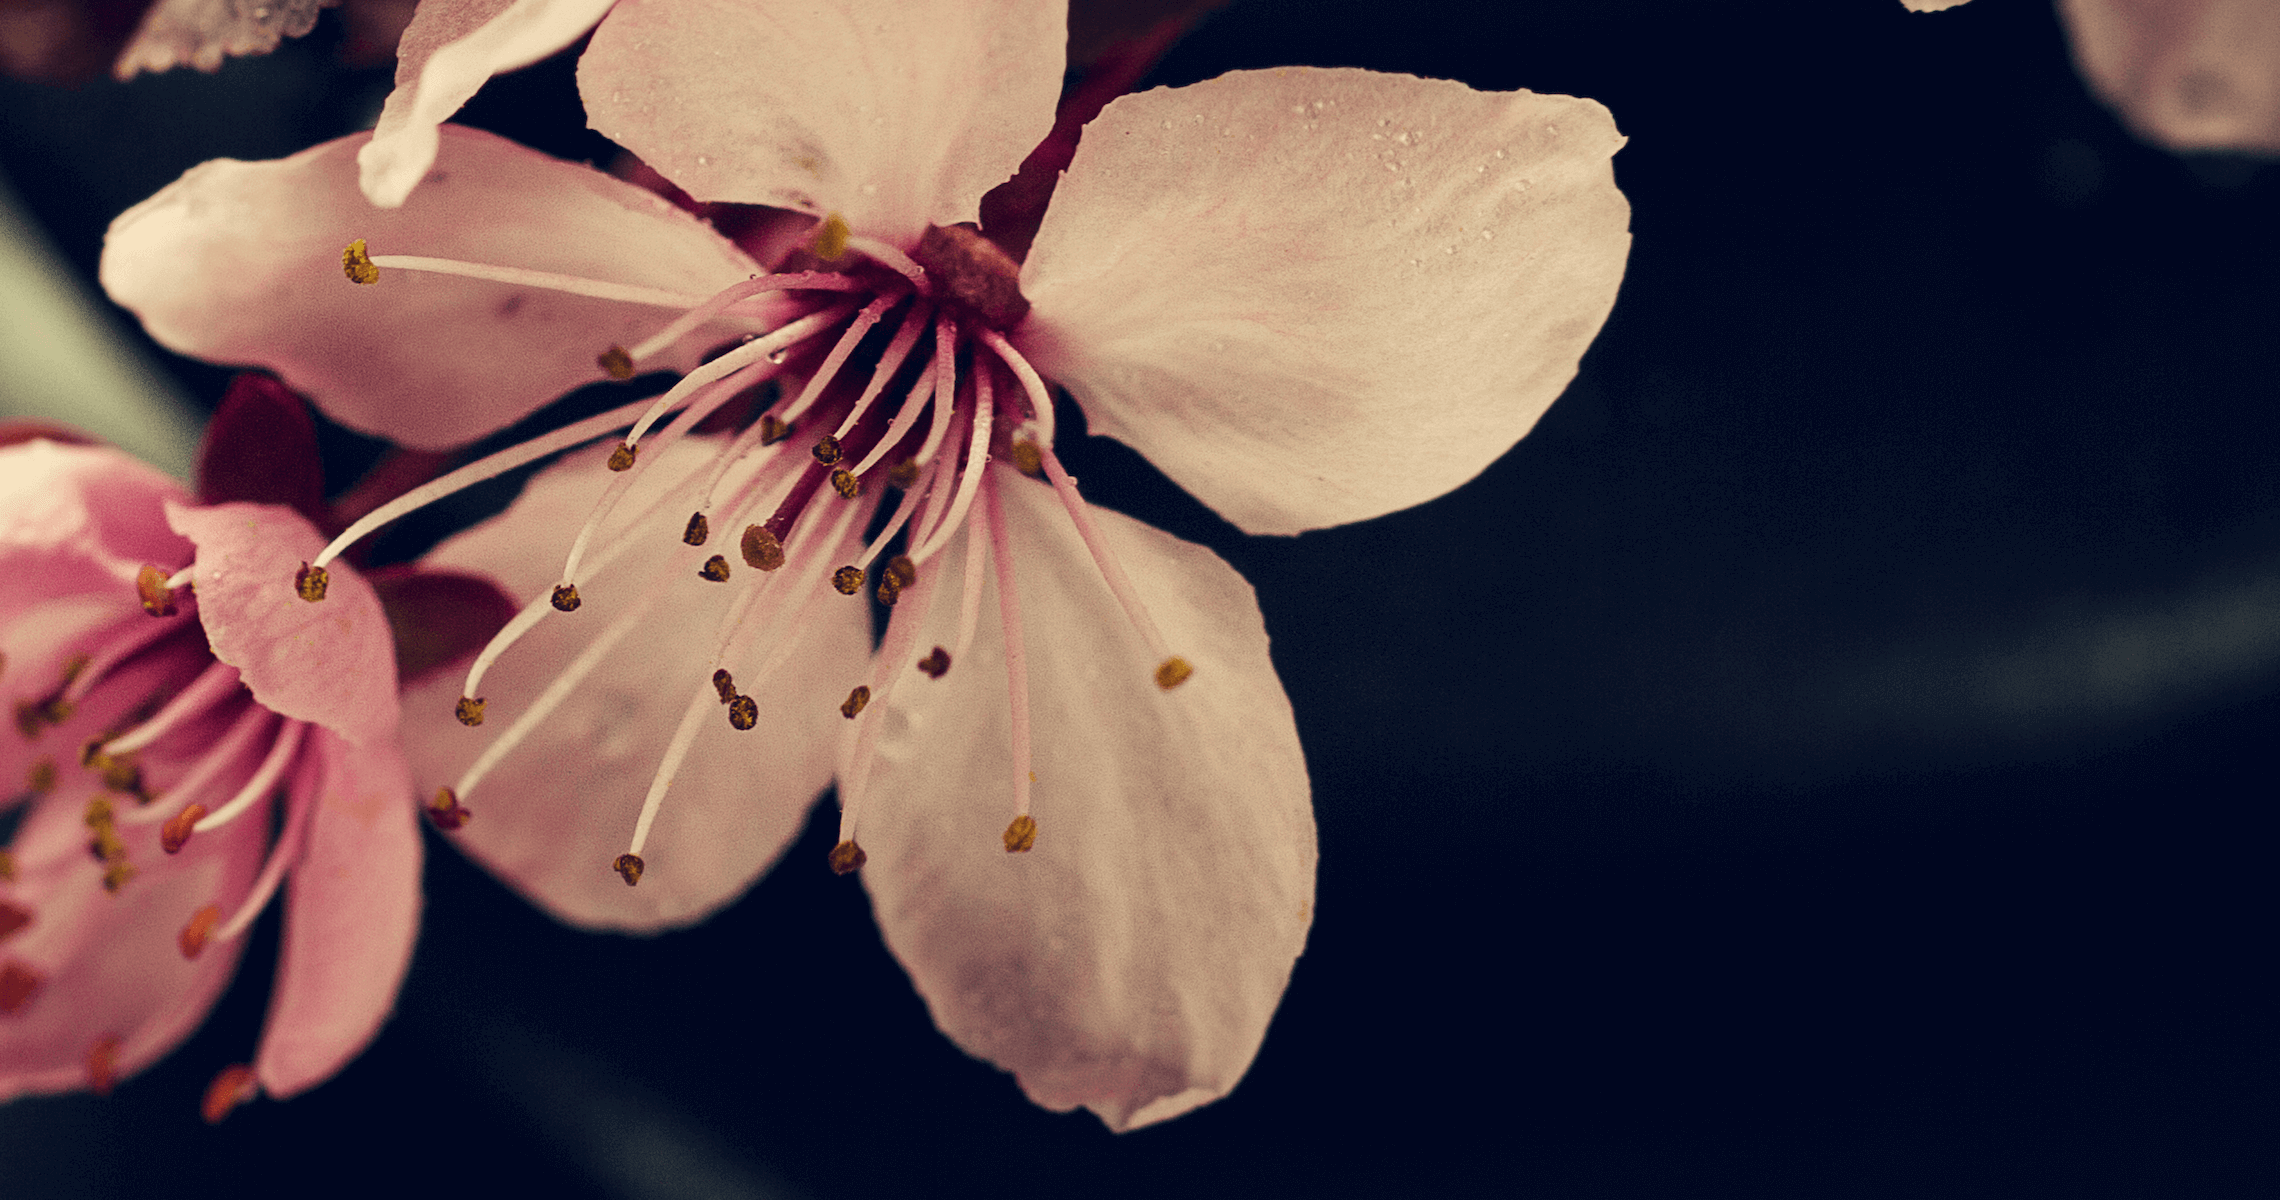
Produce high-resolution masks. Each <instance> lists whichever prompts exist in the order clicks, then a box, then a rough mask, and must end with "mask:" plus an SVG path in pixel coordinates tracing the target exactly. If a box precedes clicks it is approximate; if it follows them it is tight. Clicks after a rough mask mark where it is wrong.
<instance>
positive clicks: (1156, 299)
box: [1015, 69, 1630, 533]
mask: <svg viewBox="0 0 2280 1200" xmlns="http://www.w3.org/2000/svg"><path fill="white" fill-rule="evenodd" d="M1622 144H1623V139H1622V137H1621V136H1620V135H1618V134H1617V133H1616V132H1615V126H1614V123H1613V120H1612V119H1611V118H1610V117H1609V116H1608V113H1607V110H1606V109H1604V108H1602V107H1600V106H1599V105H1598V104H1596V103H1594V102H1592V101H1589V100H1578V99H1574V98H1572V97H1568V96H1538V95H1534V94H1532V93H1528V92H1513V93H1496V92H1476V91H1473V90H1472V89H1470V88H1467V87H1465V86H1464V85H1462V84H1457V83H1446V82H1439V81H1432V80H1423V79H1413V78H1410V77H1408V76H1403V75H1381V74H1376V73H1374V72H1369V71H1348V70H1339V71H1320V70H1308V69H1291V70H1281V71H1245V72H1237V73H1235V74H1232V75H1226V76H1222V77H1221V78H1218V79H1215V80H1212V81H1210V82H1207V83H1200V84H1197V85H1195V86H1193V87H1186V88H1177V89H1171V90H1163V89H1159V90H1156V91H1152V92H1147V93H1144V94H1141V95H1136V96H1126V97H1123V98H1121V99H1119V100H1117V101H1116V102H1115V103H1113V104H1110V105H1109V106H1108V107H1107V109H1105V110H1103V111H1102V113H1101V115H1100V117H1099V119H1097V120H1095V121H1094V122H1093V123H1092V124H1091V125H1090V126H1088V127H1087V128H1086V130H1085V135H1084V141H1083V143H1082V144H1081V145H1079V146H1078V148H1077V154H1076V158H1075V159H1074V161H1073V162H1072V163H1071V164H1070V167H1069V172H1068V175H1067V176H1066V177H1065V178H1063V180H1062V181H1061V186H1060V190H1059V191H1058V192H1057V193H1056V194H1055V195H1054V197H1053V203H1052V207H1051V208H1049V209H1048V210H1047V211H1046V213H1045V221H1044V224H1043V225H1042V227H1040V229H1039V230H1038V234H1037V241H1036V244H1035V247H1034V248H1033V249H1032V250H1031V252H1030V255H1029V260H1028V262H1027V264H1026V265H1025V266H1024V267H1023V268H1022V276H1021V280H1022V291H1023V292H1024V294H1026V295H1027V296H1028V297H1029V299H1030V300H1031V301H1032V302H1033V303H1034V305H1035V307H1034V309H1032V311H1031V312H1030V315H1029V320H1028V321H1027V322H1026V323H1025V324H1024V325H1022V326H1021V327H1020V328H1019V330H1017V332H1016V336H1015V342H1016V344H1017V345H1019V346H1020V347H1021V349H1022V350H1023V351H1024V352H1025V353H1027V354H1029V355H1031V356H1032V357H1033V358H1034V359H1035V360H1036V362H1037V365H1038V367H1039V368H1040V369H1042V370H1044V371H1045V372H1046V373H1048V374H1050V375H1053V376H1055V377H1056V378H1058V379H1060V380H1061V381H1062V382H1063V383H1066V384H1067V385H1069V388H1070V390H1071V391H1072V392H1073V393H1074V394H1075V395H1076V398H1077V401H1078V402H1079V403H1080V404H1082V405H1083V406H1084V410H1085V415H1086V417H1087V418H1088V419H1089V420H1090V422H1091V428H1092V431H1093V432H1094V433H1104V434H1107V435H1109V436H1111V437H1114V438H1117V439H1118V440H1120V441H1123V442H1125V443H1127V444H1129V445H1131V446H1132V447H1134V448H1135V449H1137V450H1139V451H1140V452H1141V453H1143V454H1145V455H1147V456H1148V457H1149V459H1150V460H1152V461H1153V462H1155V464H1156V465H1157V466H1159V467H1161V468H1163V470H1164V471H1165V473H1167V474H1169V475H1170V476H1171V477H1172V478H1173V479H1175V480H1177V481H1179V483H1180V484H1181V486H1183V487H1186V488H1187V489H1188V490H1189V491H1191V492H1194V493H1195V494H1196V495H1197V496H1198V497H1199V498H1201V499H1202V500H1203V501H1204V502H1205V503H1207V504H1209V505H1211V506H1212V507H1213V508H1215V509H1217V510H1218V511H1219V513H1220V514H1221V515H1222V516H1225V517H1226V518H1227V519H1228V520H1230V521H1233V522H1234V523H1235V524H1237V525H1239V526H1241V527H1243V528H1244V529H1246V530H1248V531H1250V532H1252V533H1297V532H1300V531H1302V530H1306V529H1315V528H1320V527H1322V526H1326V525H1337V524H1341V523H1343V522H1347V521H1359V520H1363V519H1365V518H1368V517H1374V516H1377V515H1379V514H1381V513H1387V512H1391V511H1393V510H1395V509H1399V508H1405V507H1407V506H1409V505H1412V504H1418V503H1421V502H1423V501H1426V500H1430V499H1432V498H1433V497H1435V496H1438V495H1441V494H1442V493H1444V492H1446V491H1448V490H1449V489H1451V488H1454V487H1456V486H1457V485H1459V484H1461V483H1463V482H1465V481H1466V480H1468V479H1470V478H1472V477H1473V476H1474V475H1476V474H1478V473H1479V472H1480V470H1481V469H1482V468H1483V467H1486V466H1487V465H1488V464H1489V463H1491V462H1493V461H1495V460H1496V458H1497V457H1498V456H1500V455H1502V454H1503V453H1504V452H1505V451H1506V450H1507V449H1509V448H1510V447H1511V446H1512V444H1513V443H1514V442H1515V441H1518V440H1519V438H1520V436H1521V435H1522V434H1525V433H1526V432H1528V430H1529V428H1530V427H1532V426H1533V425H1534V424H1535V423H1536V418H1537V417H1539V416H1541V415H1542V414H1543V411H1544V409H1545V408H1546V407H1547V406H1549V405H1550V404H1551V402H1552V401H1553V400H1554V399H1555V398H1557V397H1558V396H1559V394H1560V391H1561V390H1562V389H1563V388H1565V387H1566V386H1567V382H1568V380H1569V379H1570V378H1572V377H1573V376H1574V375H1575V369H1576V362H1577V360H1578V359H1579V358H1580V357H1581V356H1582V354H1583V351H1584V348H1585V347H1586V346H1588V345H1590V343H1591V339H1592V337H1593V335H1595V334H1596V333H1597V332H1598V330H1599V326H1600V323H1601V322H1602V321H1603V320H1605V319H1606V316H1607V311H1608V309H1609V308H1610V307H1611V306H1612V305H1613V304H1614V301H1615V290H1616V286H1617V285H1618V284H1619V283H1621V281H1622V278H1623V260H1624V256H1625V254H1626V253H1627V252H1628V250H1629V247H1630V235H1629V234H1628V233H1627V232H1626V231H1625V230H1626V225H1627V223H1628V220H1629V213H1630V207H1629V205H1628V204H1626V203H1625V202H1624V199H1623V195H1622V193H1620V192H1618V191H1616V190H1615V182H1614V177H1613V174H1612V172H1611V170H1610V167H1609V163H1608V158H1609V156H1610V155H1612V154H1613V153H1614V152H1615V150H1616V149H1617V148H1618V147H1620V146H1621V145H1622Z"/></svg>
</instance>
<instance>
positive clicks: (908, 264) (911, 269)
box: [847, 235, 934, 296]
mask: <svg viewBox="0 0 2280 1200" xmlns="http://www.w3.org/2000/svg"><path fill="white" fill-rule="evenodd" d="M847 248H848V249H850V250H853V251H856V252H857V253H859V254H862V255H864V256H865V257H868V258H869V259H870V260H871V261H872V262H875V263H877V264H879V265H880V266H882V267H885V268H887V269H888V270H891V271H895V272H897V273H899V274H900V275H902V277H903V278H905V279H908V280H910V283H911V286H912V287H915V288H917V289H918V294H919V295H921V296H929V295H932V294H933V292H934V289H933V288H932V287H930V286H928V284H927V282H926V268H925V267H922V266H919V265H918V263H917V262H915V261H913V260H912V259H911V257H910V255H908V254H905V253H903V252H902V251H900V250H897V249H895V248H894V247H893V246H890V245H888V244H886V243H885V242H882V241H880V240H878V239H877V238H867V237H863V236H861V235H854V236H851V237H849V238H848V239H847Z"/></svg>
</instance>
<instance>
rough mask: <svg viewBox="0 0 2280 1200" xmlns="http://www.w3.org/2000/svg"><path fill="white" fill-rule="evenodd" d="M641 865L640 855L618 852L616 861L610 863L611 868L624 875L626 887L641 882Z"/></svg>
mask: <svg viewBox="0 0 2280 1200" xmlns="http://www.w3.org/2000/svg"><path fill="white" fill-rule="evenodd" d="M641 867H642V862H641V856H640V855H638V854H620V855H618V856H617V861H616V862H614V863H612V864H610V869H611V870H613V871H616V872H617V873H618V874H619V875H622V876H624V877H625V886H627V887H632V886H633V885H635V884H637V883H640V882H641Z"/></svg>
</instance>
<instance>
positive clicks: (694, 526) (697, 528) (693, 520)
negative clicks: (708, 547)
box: [681, 512, 712, 546]
mask: <svg viewBox="0 0 2280 1200" xmlns="http://www.w3.org/2000/svg"><path fill="white" fill-rule="evenodd" d="M711 537H712V522H710V521H707V520H705V514H703V513H701V512H700V513H690V514H689V527H688V528H687V529H684V530H682V531H681V540H682V541H684V542H687V543H688V544H690V545H692V546H702V545H704V544H705V542H706V541H707V540H708V539H710V538H711Z"/></svg>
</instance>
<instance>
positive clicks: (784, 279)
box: [626, 271, 866, 362]
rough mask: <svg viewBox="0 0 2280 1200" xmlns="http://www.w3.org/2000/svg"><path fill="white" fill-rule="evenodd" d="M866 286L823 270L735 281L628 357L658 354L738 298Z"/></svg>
mask: <svg viewBox="0 0 2280 1200" xmlns="http://www.w3.org/2000/svg"><path fill="white" fill-rule="evenodd" d="M865 286H866V285H865V284H864V283H863V282H862V281H861V280H859V279H851V278H849V277H847V276H845V275H838V274H832V273H828V272H823V271H799V272H795V273H791V274H784V275H755V276H753V277H752V278H750V279H747V280H745V281H743V282H742V283H732V284H730V285H728V286H727V287H725V288H722V289H721V290H720V291H719V292H717V293H715V294H714V296H713V298H712V299H710V300H707V301H705V302H704V303H703V304H700V305H698V306H696V307H695V308H692V309H690V310H689V311H687V312H685V313H683V314H681V315H680V316H678V317H675V318H674V319H673V323H672V324H670V325H667V326H666V327H665V328H663V329H660V330H658V331H657V332H655V333H653V334H650V335H649V336H648V337H646V338H643V339H642V340H641V341H640V342H639V343H637V344H636V345H635V346H634V347H633V348H632V349H631V350H628V351H627V352H626V357H627V358H629V359H631V360H632V361H634V362H640V361H642V360H643V359H646V358H648V357H650V356H651V355H654V354H656V353H657V352H659V351H661V350H663V349H665V348H666V347H668V346H671V345H672V344H673V343H675V342H678V341H680V340H681V339H682V338H684V337H687V336H688V335H690V334H692V333H694V332H696V331H697V329H698V328H699V327H701V326H702V325H703V324H704V323H705V322H707V321H710V320H712V319H713V318H714V317H717V316H719V315H720V314H721V313H722V312H723V311H724V310H726V309H727V308H728V307H729V306H730V305H732V304H735V303H736V302H737V301H739V300H747V299H750V298H751V297H754V296H760V295H767V294H770V293H775V292H785V291H794V290H809V291H831V292H854V291H861V290H864V288H865Z"/></svg>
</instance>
